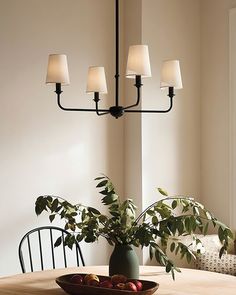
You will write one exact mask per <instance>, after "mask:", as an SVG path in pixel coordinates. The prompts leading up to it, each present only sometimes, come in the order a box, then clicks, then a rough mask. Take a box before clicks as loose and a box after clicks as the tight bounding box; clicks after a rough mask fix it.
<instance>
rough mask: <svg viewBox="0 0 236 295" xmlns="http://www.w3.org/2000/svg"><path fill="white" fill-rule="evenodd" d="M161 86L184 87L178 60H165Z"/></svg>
mask: <svg viewBox="0 0 236 295" xmlns="http://www.w3.org/2000/svg"><path fill="white" fill-rule="evenodd" d="M160 86H161V88H165V87H174V88H175V89H181V88H183V84H182V78H181V71H180V66H179V61H178V60H167V61H164V62H163V64H162V68H161V85H160Z"/></svg>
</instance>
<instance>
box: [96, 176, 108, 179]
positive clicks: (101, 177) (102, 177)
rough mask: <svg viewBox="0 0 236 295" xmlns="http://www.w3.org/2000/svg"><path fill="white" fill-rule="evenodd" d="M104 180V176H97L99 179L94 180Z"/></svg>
mask: <svg viewBox="0 0 236 295" xmlns="http://www.w3.org/2000/svg"><path fill="white" fill-rule="evenodd" d="M104 178H106V177H105V176H99V177H96V178H95V179H94V180H101V179H104Z"/></svg>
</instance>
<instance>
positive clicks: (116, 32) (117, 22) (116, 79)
mask: <svg viewBox="0 0 236 295" xmlns="http://www.w3.org/2000/svg"><path fill="white" fill-rule="evenodd" d="M115 38H116V41H115V42H116V43H115V55H116V74H115V81H116V89H115V100H116V106H119V77H120V74H119V62H120V61H119V47H120V45H119V41H120V40H119V0H116V5H115Z"/></svg>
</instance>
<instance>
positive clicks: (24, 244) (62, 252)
mask: <svg viewBox="0 0 236 295" xmlns="http://www.w3.org/2000/svg"><path fill="white" fill-rule="evenodd" d="M68 234H70V233H69V232H68V231H66V230H64V229H62V228H59V227H56V226H42V227H37V228H34V229H32V230H30V231H29V232H27V233H26V234H25V235H24V236H23V238H22V239H21V241H20V243H19V247H18V255H19V260H20V265H21V269H22V272H23V273H25V272H26V271H31V272H34V271H36V270H45V269H52V268H53V269H55V268H58V267H65V268H66V267H68V266H69V263H68V262H72V263H74V261H76V265H77V266H79V265H80V262H81V263H82V265H83V266H85V263H84V258H83V255H82V251H81V248H80V245H79V243H78V242H76V243H75V245H73V248H72V250H71V251H70V249H69V248H68V247H67V246H65V237H66V236H67V235H68ZM58 238H60V239H61V245H60V246H58V247H55V246H54V244H55V242H56V241H57V239H58ZM26 262H27V265H28V267H26ZM74 264H75V263H74ZM36 266H37V267H36Z"/></svg>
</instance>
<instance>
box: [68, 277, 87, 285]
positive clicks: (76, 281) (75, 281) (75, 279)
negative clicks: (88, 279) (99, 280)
mask: <svg viewBox="0 0 236 295" xmlns="http://www.w3.org/2000/svg"><path fill="white" fill-rule="evenodd" d="M83 282H84V279H83V277H82V276H81V275H73V276H72V278H71V283H73V284H78V285H82V284H83Z"/></svg>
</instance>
